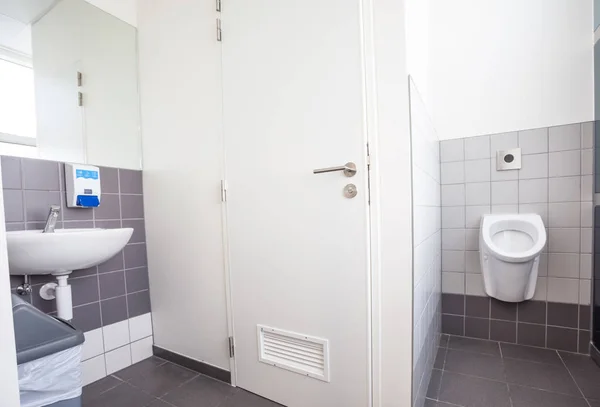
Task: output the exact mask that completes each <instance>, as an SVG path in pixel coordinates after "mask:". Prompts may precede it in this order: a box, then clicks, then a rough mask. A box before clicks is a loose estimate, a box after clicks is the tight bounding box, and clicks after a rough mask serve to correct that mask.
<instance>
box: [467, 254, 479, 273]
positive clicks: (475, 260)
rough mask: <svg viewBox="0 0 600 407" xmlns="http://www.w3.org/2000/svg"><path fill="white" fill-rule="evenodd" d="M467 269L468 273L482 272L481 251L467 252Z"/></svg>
mask: <svg viewBox="0 0 600 407" xmlns="http://www.w3.org/2000/svg"><path fill="white" fill-rule="evenodd" d="M465 271H466V272H467V273H475V274H478V273H479V274H481V261H480V259H479V251H467V252H465Z"/></svg>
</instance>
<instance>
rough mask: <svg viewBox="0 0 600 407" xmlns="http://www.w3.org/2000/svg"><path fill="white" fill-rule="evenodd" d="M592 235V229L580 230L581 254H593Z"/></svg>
mask: <svg viewBox="0 0 600 407" xmlns="http://www.w3.org/2000/svg"><path fill="white" fill-rule="evenodd" d="M593 234H594V233H593V229H592V228H581V253H592V252H593V248H594V243H593Z"/></svg>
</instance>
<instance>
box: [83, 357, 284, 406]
mask: <svg viewBox="0 0 600 407" xmlns="http://www.w3.org/2000/svg"><path fill="white" fill-rule="evenodd" d="M146 406H148V407H277V406H279V407H281V406H280V404H277V403H274V402H272V401H269V400H266V399H263V398H261V397H258V396H256V395H254V394H252V393H248V392H246V391H244V390H241V389H237V388H235V387H231V386H229V385H227V384H225V383H222V382H219V381H217V380H213V379H211V378H209V377H207V376H203V375H200V374H198V373H196V372H193V371H191V370H188V369H186V368H183V367H181V366H178V365H175V364H173V363H170V362H167V361H165V360H162V359H159V358H156V357H152V358H150V359H146V360H144V361H142V362H140V363H137V364H135V365H133V366H131V367H128V368H127V369H124V370H121V371H119V372H117V373H115V374H113V375H110V376H107V377H105V378H104V379H102V380H100V381H97V382H95V383H92V384H90V385H88V386H86V387H84V389H83V407H146Z"/></svg>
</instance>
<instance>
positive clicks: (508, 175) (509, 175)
mask: <svg viewBox="0 0 600 407" xmlns="http://www.w3.org/2000/svg"><path fill="white" fill-rule="evenodd" d="M496 167H497V160H496V158H492V159H491V160H490V171H491V178H492V181H512V180H516V179H519V170H503V171H498V170H497V169H496Z"/></svg>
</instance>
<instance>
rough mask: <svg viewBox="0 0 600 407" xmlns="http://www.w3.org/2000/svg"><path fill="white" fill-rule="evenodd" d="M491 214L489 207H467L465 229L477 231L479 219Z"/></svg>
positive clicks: (479, 223) (479, 224)
mask: <svg viewBox="0 0 600 407" xmlns="http://www.w3.org/2000/svg"><path fill="white" fill-rule="evenodd" d="M490 213H492V208H491V206H490V205H479V206H467V210H466V225H467V228H470V229H477V228H479V227H480V226H481V218H482V217H483V215H488V214H490Z"/></svg>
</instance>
